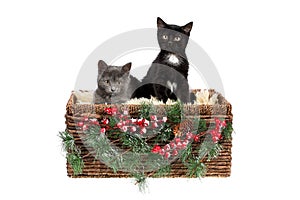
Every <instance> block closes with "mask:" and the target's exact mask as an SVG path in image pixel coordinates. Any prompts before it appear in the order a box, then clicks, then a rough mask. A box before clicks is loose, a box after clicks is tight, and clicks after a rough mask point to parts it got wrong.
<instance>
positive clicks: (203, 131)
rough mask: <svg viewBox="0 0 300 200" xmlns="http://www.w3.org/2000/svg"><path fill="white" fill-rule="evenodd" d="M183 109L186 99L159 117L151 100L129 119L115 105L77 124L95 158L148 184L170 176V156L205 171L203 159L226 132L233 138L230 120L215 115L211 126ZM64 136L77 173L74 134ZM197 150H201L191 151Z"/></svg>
mask: <svg viewBox="0 0 300 200" xmlns="http://www.w3.org/2000/svg"><path fill="white" fill-rule="evenodd" d="M182 110H183V108H182V104H181V103H180V102H177V103H176V104H174V105H172V106H168V107H167V109H166V117H163V118H162V119H158V118H157V117H156V116H155V115H153V113H155V108H154V106H153V105H152V104H142V106H141V110H140V117H139V118H138V119H129V116H128V113H127V111H126V110H125V111H124V112H123V113H120V112H119V111H118V110H117V109H116V108H106V110H105V111H106V113H107V114H108V115H109V117H105V118H102V119H100V121H99V120H98V119H92V118H91V119H90V118H88V117H83V119H82V121H81V122H78V124H77V125H78V126H79V127H81V129H82V130H83V132H84V135H85V137H83V138H84V139H83V142H84V144H85V145H86V146H87V147H90V148H91V149H93V151H92V152H90V153H91V154H92V155H93V156H94V157H95V159H98V160H101V162H102V163H104V164H106V165H107V166H108V167H110V168H111V169H112V170H113V171H114V172H115V173H117V172H118V171H120V170H121V171H125V172H129V173H130V174H131V175H132V177H134V178H135V180H136V183H137V184H138V185H139V188H140V189H141V190H144V189H145V187H146V185H147V183H146V178H147V177H165V176H167V175H168V174H169V173H170V171H171V162H173V161H175V160H177V159H179V160H180V161H181V162H182V163H183V164H184V165H185V166H186V167H187V176H188V177H197V178H201V177H203V176H204V175H205V173H206V166H205V164H204V161H205V160H211V159H214V158H216V157H217V156H218V155H219V153H220V151H221V150H222V146H221V144H220V143H219V141H220V140H221V139H222V138H225V139H231V133H232V131H233V128H232V124H231V123H228V122H226V121H225V120H223V119H218V118H215V123H214V125H213V126H210V127H207V124H206V121H205V120H204V119H201V118H196V119H195V120H194V121H191V120H189V119H185V116H184V115H183V112H182ZM60 138H61V139H62V144H63V149H64V150H65V151H66V152H67V155H66V157H67V160H68V162H69V163H70V164H71V166H72V168H73V171H74V175H78V174H81V173H82V169H83V167H84V162H83V159H82V157H81V156H80V153H81V152H80V149H78V147H77V146H76V145H75V140H74V138H73V136H72V135H71V134H69V133H68V132H66V131H65V132H61V133H60ZM148 141H152V142H150V143H148ZM153 142H154V143H153ZM150 144H152V145H153V144H154V146H152V145H150ZM195 151H197V152H198V153H197V154H193V152H195Z"/></svg>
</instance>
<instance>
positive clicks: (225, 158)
mask: <svg viewBox="0 0 300 200" xmlns="http://www.w3.org/2000/svg"><path fill="white" fill-rule="evenodd" d="M209 92H210V94H211V95H212V94H214V93H216V92H215V91H214V90H210V91H209ZM111 106H112V105H105V104H76V96H75V95H74V94H73V93H72V94H71V97H70V99H69V101H68V103H67V106H66V111H67V112H66V115H65V118H66V130H67V131H69V133H71V134H72V135H73V137H74V139H75V144H76V145H77V147H78V148H79V149H80V150H81V156H82V158H83V161H84V168H83V172H82V174H80V175H77V176H74V174H73V169H72V167H71V165H70V164H69V163H67V173H68V176H69V177H73V178H86V177H90V178H91V177H95V178H109V177H129V176H130V175H129V174H128V173H126V172H121V171H119V172H118V173H114V172H113V171H112V170H111V169H110V168H108V167H107V166H106V165H105V164H103V163H101V162H100V161H99V160H95V158H94V157H93V155H90V154H89V152H90V151H89V150H88V149H87V148H86V147H85V146H84V144H83V142H82V140H81V138H82V137H83V133H82V131H80V128H78V127H77V122H78V121H79V120H81V117H82V116H87V115H88V116H90V117H96V118H98V119H100V118H102V117H103V115H105V112H104V109H105V108H107V107H111ZM114 106H116V107H118V108H119V109H121V110H123V109H125V108H126V109H129V114H130V115H131V116H138V113H139V109H140V108H141V106H140V105H114ZM166 106H167V105H157V106H156V107H157V109H156V110H157V111H158V113H157V115H160V114H161V115H163V114H164V110H165V107H166ZM231 110H232V107H231V104H230V103H229V102H228V101H227V100H226V99H225V98H224V97H223V96H222V95H221V94H219V97H218V104H215V105H193V104H190V105H184V106H183V112H184V114H185V116H186V117H188V118H194V117H195V116H197V117H199V115H200V117H201V118H202V119H204V120H205V121H206V123H207V124H208V125H209V124H212V123H214V118H215V117H218V118H223V119H225V120H226V121H227V122H232V119H233V116H232V113H231ZM160 111H161V113H159V112H160ZM149 142H150V143H151V141H149ZM220 144H221V145H222V146H223V149H222V150H221V152H220V154H219V156H218V157H217V158H214V159H212V160H210V161H204V163H205V165H206V167H207V173H206V176H207V177H228V176H230V173H231V148H232V140H225V139H222V140H221V141H220ZM193 145H197V144H193ZM198 145H199V144H198ZM193 149H195V148H193ZM193 153H194V154H197V152H193ZM186 173H187V169H186V167H185V166H184V165H183V164H182V163H181V162H180V161H175V162H173V163H172V164H171V172H170V174H169V175H168V176H167V177H186Z"/></svg>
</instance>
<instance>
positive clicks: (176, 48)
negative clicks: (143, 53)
mask: <svg viewBox="0 0 300 200" xmlns="http://www.w3.org/2000/svg"><path fill="white" fill-rule="evenodd" d="M192 25H193V23H192V22H190V23H188V24H186V25H184V26H177V25H170V24H166V23H165V22H164V21H163V20H162V19H160V18H159V17H158V18H157V28H158V30H157V39H158V43H159V46H160V48H161V51H160V53H159V54H158V56H157V57H156V59H155V60H154V61H153V63H152V65H151V67H150V69H149V70H148V72H147V74H146V76H145V77H144V78H143V80H142V86H141V87H140V88H138V89H137V90H136V91H135V92H134V94H133V95H132V98H135V97H137V98H140V97H146V98H151V96H153V97H156V98H157V99H159V100H163V101H164V102H166V101H167V99H168V98H170V99H173V100H177V99H180V100H181V101H182V102H189V101H190V97H189V96H190V95H189V85H188V80H187V77H188V71H189V62H188V60H187V57H186V54H185V48H186V46H187V44H188V40H189V35H190V31H191V29H192Z"/></svg>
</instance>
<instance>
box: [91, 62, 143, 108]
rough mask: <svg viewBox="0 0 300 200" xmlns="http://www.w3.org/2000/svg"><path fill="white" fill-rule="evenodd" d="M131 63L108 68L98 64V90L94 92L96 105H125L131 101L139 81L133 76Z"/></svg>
mask: <svg viewBox="0 0 300 200" xmlns="http://www.w3.org/2000/svg"><path fill="white" fill-rule="evenodd" d="M130 69H131V63H127V64H126V65H124V66H121V67H118V66H108V65H107V64H106V63H105V62H104V61H103V60H100V61H99V62H98V78H97V83H98V88H97V90H96V91H95V92H94V103H124V102H126V101H128V100H129V99H130V96H131V94H132V93H133V91H134V90H135V89H136V88H137V87H138V86H139V83H140V82H139V81H138V80H137V79H136V78H134V77H133V76H131V75H130V74H129V73H130Z"/></svg>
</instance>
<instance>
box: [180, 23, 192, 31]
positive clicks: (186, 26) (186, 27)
mask: <svg viewBox="0 0 300 200" xmlns="http://www.w3.org/2000/svg"><path fill="white" fill-rule="evenodd" d="M192 27H193V22H190V23H187V24H186V25H184V26H182V27H181V28H182V30H183V31H184V32H185V33H187V34H190V32H191V30H192Z"/></svg>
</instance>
